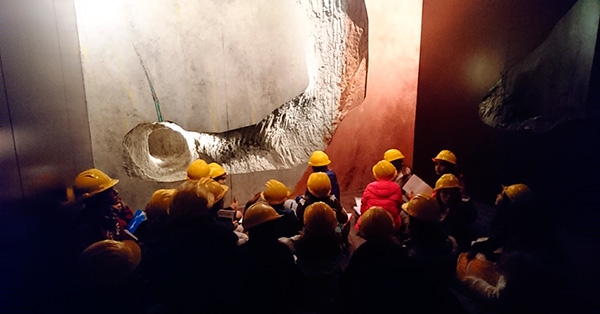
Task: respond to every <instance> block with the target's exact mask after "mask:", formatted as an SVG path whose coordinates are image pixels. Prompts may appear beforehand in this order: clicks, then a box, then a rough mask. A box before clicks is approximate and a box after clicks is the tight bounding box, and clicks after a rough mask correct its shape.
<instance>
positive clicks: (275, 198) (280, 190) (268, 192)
mask: <svg viewBox="0 0 600 314" xmlns="http://www.w3.org/2000/svg"><path fill="white" fill-rule="evenodd" d="M265 187H266V188H265V190H264V191H263V192H262V193H261V197H262V198H263V199H264V200H265V201H267V203H269V204H271V205H278V204H283V202H285V201H286V200H287V199H288V198H289V197H290V190H289V189H288V188H287V186H285V184H283V183H282V182H280V181H277V180H273V179H272V180H269V181H267V183H266V184H265Z"/></svg>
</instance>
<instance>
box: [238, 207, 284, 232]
mask: <svg viewBox="0 0 600 314" xmlns="http://www.w3.org/2000/svg"><path fill="white" fill-rule="evenodd" d="M281 216H282V215H279V214H278V213H277V212H276V211H275V209H273V207H271V205H269V204H267V203H264V202H256V203H254V204H252V205H251V206H250V207H248V209H246V212H245V213H244V220H243V221H242V225H243V226H244V229H246V230H250V229H252V228H254V227H256V226H258V225H260V224H263V223H265V222H267V221H271V220H275V219H277V218H279V217H281Z"/></svg>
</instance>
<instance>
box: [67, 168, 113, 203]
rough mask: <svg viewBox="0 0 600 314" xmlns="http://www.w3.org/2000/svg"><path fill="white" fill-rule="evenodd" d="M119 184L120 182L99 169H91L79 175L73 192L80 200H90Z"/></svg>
mask: <svg viewBox="0 0 600 314" xmlns="http://www.w3.org/2000/svg"><path fill="white" fill-rule="evenodd" d="M117 183H119V180H117V179H112V178H111V177H109V176H108V175H107V174H106V173H104V172H102V171H101V170H99V169H96V168H91V169H88V170H85V171H82V172H81V173H80V174H78V175H77V177H76V178H75V185H74V186H73V192H74V193H75V196H76V197H78V198H88V197H92V196H94V195H96V194H98V193H100V192H103V191H106V190H108V189H110V188H112V187H113V186H115V185H116V184H117Z"/></svg>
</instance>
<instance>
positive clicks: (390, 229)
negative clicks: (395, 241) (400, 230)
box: [358, 207, 395, 240]
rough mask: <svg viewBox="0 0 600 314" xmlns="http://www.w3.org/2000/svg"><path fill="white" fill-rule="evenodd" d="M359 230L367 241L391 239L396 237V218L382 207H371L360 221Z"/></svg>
mask: <svg viewBox="0 0 600 314" xmlns="http://www.w3.org/2000/svg"><path fill="white" fill-rule="evenodd" d="M358 229H359V230H360V233H361V234H362V236H363V237H364V238H365V239H367V240H371V239H389V238H391V237H392V236H393V235H394V232H395V229H394V218H393V217H392V215H391V214H390V213H388V211H387V210H385V209H383V208H382V207H371V208H369V210H367V212H366V213H364V214H363V215H362V216H361V218H360V221H359V224H358Z"/></svg>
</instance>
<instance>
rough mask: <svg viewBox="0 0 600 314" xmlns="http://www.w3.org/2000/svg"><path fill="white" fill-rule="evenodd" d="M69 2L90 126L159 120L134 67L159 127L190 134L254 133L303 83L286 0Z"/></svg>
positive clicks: (298, 35)
mask: <svg viewBox="0 0 600 314" xmlns="http://www.w3.org/2000/svg"><path fill="white" fill-rule="evenodd" d="M75 3H76V9H77V17H78V30H79V39H80V42H81V52H82V53H81V60H82V64H83V68H84V77H85V85H86V86H85V87H86V98H87V102H88V106H89V107H90V109H91V110H90V118H91V119H104V118H105V117H106V116H110V117H114V116H115V115H122V116H124V117H123V119H122V120H121V119H117V120H116V121H114V122H117V123H119V122H125V123H127V124H128V125H132V126H135V125H137V124H139V123H145V122H151V121H160V120H159V119H158V116H157V113H156V110H155V101H154V100H153V98H152V94H151V87H150V86H149V82H148V79H147V77H146V74H145V73H144V69H143V67H142V65H141V63H142V62H143V63H144V65H145V68H146V69H147V72H148V74H149V75H148V76H149V77H150V79H151V82H152V87H153V88H154V90H155V91H156V94H157V96H158V97H157V98H158V100H159V101H160V111H161V114H162V117H163V118H164V120H165V121H166V120H169V121H174V122H176V123H177V124H178V125H180V126H181V127H183V128H185V129H187V130H194V131H198V132H224V131H228V130H232V129H236V128H240V127H245V126H249V125H254V124H256V123H257V122H259V121H261V120H262V119H263V118H265V117H266V116H267V115H269V114H270V113H271V112H272V111H273V110H274V109H276V108H278V107H279V106H281V104H282V103H284V102H286V101H289V100H290V99H292V98H294V97H296V96H298V95H299V94H300V93H302V91H304V89H305V88H306V86H307V85H308V83H309V78H308V70H307V64H306V56H305V51H306V48H307V47H306V45H307V40H308V34H307V30H308V25H307V23H308V20H307V17H306V15H305V14H304V12H303V10H302V7H301V6H300V5H299V4H298V3H297V2H296V1H295V0H278V1H269V0H244V1H219V0H145V1H87V0H77V1H75ZM116 107H118V109H117V108H116ZM107 109H108V110H107ZM111 122H112V121H111ZM129 128H131V127H130V126H129ZM92 132H93V135H92V136H96V133H97V132H99V130H95V129H92ZM100 132H101V131H100ZM121 136H122V135H121ZM121 136H120V137H121Z"/></svg>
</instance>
